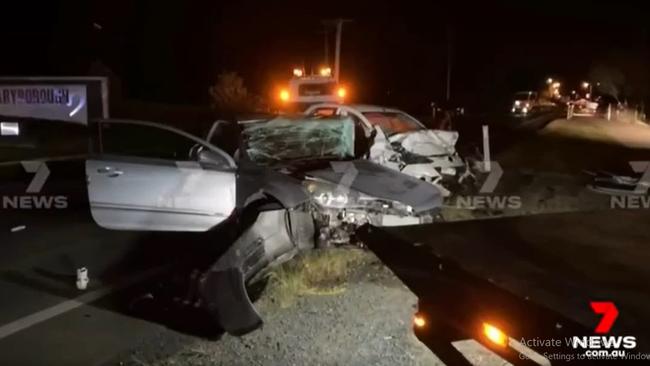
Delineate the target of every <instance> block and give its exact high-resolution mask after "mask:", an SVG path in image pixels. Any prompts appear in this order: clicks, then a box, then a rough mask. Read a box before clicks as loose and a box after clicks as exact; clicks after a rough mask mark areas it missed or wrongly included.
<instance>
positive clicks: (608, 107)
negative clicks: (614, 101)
mask: <svg viewBox="0 0 650 366" xmlns="http://www.w3.org/2000/svg"><path fill="white" fill-rule="evenodd" d="M607 120H608V121H611V120H612V105H611V104H610V105H608V106H607Z"/></svg>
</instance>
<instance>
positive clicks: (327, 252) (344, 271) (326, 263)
mask: <svg viewBox="0 0 650 366" xmlns="http://www.w3.org/2000/svg"><path fill="white" fill-rule="evenodd" d="M372 258H373V257H372V255H371V254H370V253H368V252H366V251H363V250H361V249H357V248H329V249H318V250H313V251H310V252H306V253H304V254H302V255H301V256H299V257H297V258H295V259H294V260H292V261H289V262H287V263H285V264H284V265H282V266H280V267H278V268H275V269H274V270H272V271H271V272H270V274H269V289H268V290H269V293H270V294H271V295H272V297H273V298H274V299H275V300H276V301H277V302H278V303H279V304H280V306H282V307H287V306H290V305H291V304H293V302H294V301H295V300H296V299H298V298H299V297H301V296H305V295H335V294H338V293H341V292H343V291H345V284H346V283H347V282H348V280H349V278H350V276H351V275H352V274H353V273H354V271H355V270H356V269H358V268H359V267H361V266H363V265H365V264H367V263H370V262H371V261H372Z"/></svg>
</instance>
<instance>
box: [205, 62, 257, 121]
mask: <svg viewBox="0 0 650 366" xmlns="http://www.w3.org/2000/svg"><path fill="white" fill-rule="evenodd" d="M208 92H209V93H210V99H211V104H212V107H213V108H214V109H216V110H217V111H218V112H219V113H223V114H227V115H236V114H239V113H246V112H252V111H254V110H255V109H256V108H257V98H256V97H255V96H254V95H252V94H251V93H249V92H248V89H246V87H245V86H244V80H243V79H242V78H241V77H240V76H239V75H238V74H237V73H236V72H223V73H221V74H219V76H218V78H217V82H216V83H215V85H213V86H211V87H210V88H209V90H208Z"/></svg>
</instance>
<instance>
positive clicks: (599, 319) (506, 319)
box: [357, 210, 650, 365]
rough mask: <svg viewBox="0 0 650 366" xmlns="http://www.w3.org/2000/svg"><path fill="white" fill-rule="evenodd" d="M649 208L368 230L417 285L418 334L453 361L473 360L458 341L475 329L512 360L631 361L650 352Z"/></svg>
mask: <svg viewBox="0 0 650 366" xmlns="http://www.w3.org/2000/svg"><path fill="white" fill-rule="evenodd" d="M648 219H650V212H648V211H647V210H602V211H594V212H580V213H562V214H544V215H534V216H522V217H510V218H500V219H486V220H480V221H459V222H452V223H433V224H427V225H419V226H410V227H392V228H377V227H373V226H370V225H366V226H364V227H361V228H359V229H358V231H357V236H358V237H359V238H360V239H361V240H363V242H364V243H365V244H366V246H367V247H368V248H369V249H370V250H372V251H373V252H374V253H375V254H376V255H377V256H378V257H379V259H381V260H382V261H383V262H384V263H385V264H386V265H387V266H388V267H389V268H390V269H391V270H392V271H393V272H394V273H395V274H396V275H397V277H399V278H400V279H401V280H402V282H404V283H405V284H406V285H407V286H408V287H409V288H410V289H411V291H413V292H414V293H415V294H416V296H417V297H418V309H417V311H416V313H415V314H414V319H413V329H414V332H415V335H416V336H417V338H419V339H420V341H422V342H423V343H424V344H425V345H426V346H427V347H428V348H429V349H431V350H432V351H433V352H434V353H435V354H436V356H437V357H438V358H440V359H441V360H442V361H443V362H444V363H445V364H447V365H471V363H470V362H469V361H468V360H467V359H466V358H465V357H464V356H463V354H462V353H461V352H460V351H459V350H458V349H456V348H455V347H454V345H453V342H456V341H459V340H465V339H473V340H476V341H478V342H479V343H480V344H482V345H483V346H485V347H486V348H487V349H489V350H491V351H493V352H494V353H496V354H498V355H499V356H500V357H501V358H503V359H505V360H507V361H508V362H510V363H511V364H513V365H550V364H553V365H556V364H575V363H577V364H588V365H592V364H603V363H604V364H621V363H625V364H627V363H628V362H629V361H630V360H648V358H649V357H650V354H649V353H648V352H649V351H650V329H649V328H648V326H647V325H648V324H650V309H649V308H648V301H649V299H650V295H649V294H650V288H649V287H650V285H649V284H650V271H649V270H648V266H647V263H648V261H649V260H650V251H648V250H647V247H646V245H645V244H646V243H647V242H648V241H649V240H650V232H648V231H647V230H644V229H643V228H644V225H645V224H644V223H647V220H648ZM635 228H636V229H635ZM432 233H435V235H432ZM646 362H647V361H646Z"/></svg>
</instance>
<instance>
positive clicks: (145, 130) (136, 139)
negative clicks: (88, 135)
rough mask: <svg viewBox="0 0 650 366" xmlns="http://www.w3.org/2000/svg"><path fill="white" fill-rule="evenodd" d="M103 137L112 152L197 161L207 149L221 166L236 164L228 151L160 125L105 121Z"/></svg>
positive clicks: (213, 162) (106, 148) (212, 161)
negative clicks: (200, 154) (199, 155)
mask: <svg viewBox="0 0 650 366" xmlns="http://www.w3.org/2000/svg"><path fill="white" fill-rule="evenodd" d="M101 140H102V152H103V153H104V154H108V155H118V156H127V157H138V158H145V159H160V160H173V161H197V160H198V154H199V153H200V152H201V151H204V152H205V155H206V156H208V157H209V161H210V164H211V165H214V166H216V167H219V168H228V167H231V165H232V164H231V163H230V162H229V160H228V158H226V157H225V156H224V155H225V153H221V152H215V151H213V150H212V149H210V148H208V147H207V146H205V145H202V144H200V143H199V142H198V141H196V140H194V139H191V138H189V137H187V136H183V135H182V134H179V133H175V132H174V131H170V130H167V129H164V128H158V127H156V126H148V125H140V124H135V123H122V122H119V123H117V122H103V123H101ZM203 162H205V161H203Z"/></svg>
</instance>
